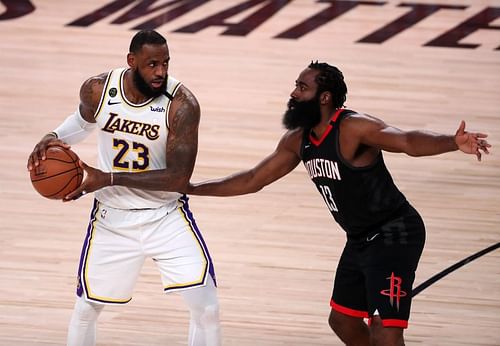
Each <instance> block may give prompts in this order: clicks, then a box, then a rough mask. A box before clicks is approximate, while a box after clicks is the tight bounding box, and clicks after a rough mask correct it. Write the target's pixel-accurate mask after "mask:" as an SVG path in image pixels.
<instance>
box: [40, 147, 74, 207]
mask: <svg viewBox="0 0 500 346" xmlns="http://www.w3.org/2000/svg"><path fill="white" fill-rule="evenodd" d="M46 156H47V158H46V159H45V160H41V161H39V162H40V164H39V165H38V166H37V167H35V168H33V169H32V170H31V171H30V178H31V183H32V184H33V187H34V188H35V190H36V191H38V193H39V194H41V195H42V196H43V197H47V198H50V199H63V198H64V196H66V195H67V194H68V193H70V192H72V191H74V190H75V189H76V188H77V187H78V186H80V184H81V183H82V180H83V169H82V168H81V167H80V166H79V165H78V156H77V155H76V154H75V153H74V152H73V151H72V150H70V149H65V148H63V147H59V146H54V147H49V148H48V149H47V152H46Z"/></svg>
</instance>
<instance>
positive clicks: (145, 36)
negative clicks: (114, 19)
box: [129, 30, 167, 53]
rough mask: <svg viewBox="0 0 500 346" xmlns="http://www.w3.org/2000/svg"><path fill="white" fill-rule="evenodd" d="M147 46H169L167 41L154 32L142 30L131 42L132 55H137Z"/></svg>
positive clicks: (130, 50)
mask: <svg viewBox="0 0 500 346" xmlns="http://www.w3.org/2000/svg"><path fill="white" fill-rule="evenodd" d="M145 44H160V45H161V44H167V40H166V39H165V37H163V36H162V35H161V34H159V33H158V32H157V31H154V30H141V31H139V32H137V33H136V34H135V35H134V37H132V41H130V48H129V52H130V53H137V52H138V51H139V50H140V49H141V48H142V46H144V45H145Z"/></svg>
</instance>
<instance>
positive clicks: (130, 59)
mask: <svg viewBox="0 0 500 346" xmlns="http://www.w3.org/2000/svg"><path fill="white" fill-rule="evenodd" d="M127 64H128V66H130V67H135V54H134V53H128V54H127Z"/></svg>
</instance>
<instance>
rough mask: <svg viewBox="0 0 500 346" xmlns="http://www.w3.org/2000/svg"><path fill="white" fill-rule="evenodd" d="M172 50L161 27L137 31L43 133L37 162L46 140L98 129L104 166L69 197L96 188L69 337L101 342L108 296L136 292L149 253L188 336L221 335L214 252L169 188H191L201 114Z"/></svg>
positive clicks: (120, 298) (73, 341)
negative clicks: (186, 319) (174, 65)
mask: <svg viewBox="0 0 500 346" xmlns="http://www.w3.org/2000/svg"><path fill="white" fill-rule="evenodd" d="M169 60H170V54H169V49H168V46H167V42H166V40H165V38H164V37H163V36H161V35H160V34H159V33H157V32H156V31H140V32H138V33H137V34H136V35H135V36H134V37H133V39H132V41H131V43H130V51H129V53H128V55H127V63H128V65H129V67H128V68H121V69H115V70H112V71H110V72H109V73H104V74H101V75H98V76H95V77H92V78H89V79H88V80H87V81H85V82H84V83H83V85H82V87H81V89H80V105H79V107H78V109H77V110H76V112H75V113H74V114H72V115H70V116H69V117H68V118H67V119H66V120H65V121H64V122H63V123H62V124H61V125H60V126H59V127H58V128H57V129H55V130H54V131H53V132H51V133H49V134H47V135H46V136H44V137H43V138H42V140H41V141H40V142H39V143H38V144H37V145H36V146H35V148H34V150H33V152H32V153H31V155H30V157H29V160H28V169H33V168H34V167H35V166H37V165H38V164H39V162H40V160H44V159H45V152H46V150H47V148H48V147H50V146H54V145H62V146H65V147H68V148H69V145H71V144H74V143H77V142H79V141H81V140H82V139H84V138H85V137H86V136H87V135H88V134H89V133H90V132H91V131H92V130H93V129H95V128H97V129H98V168H99V170H100V171H101V172H104V173H103V174H100V175H99V179H97V180H96V179H94V176H92V178H90V179H89V178H86V179H85V180H84V182H83V183H82V185H81V188H80V189H78V190H77V191H75V192H74V193H72V194H70V195H68V196H67V197H66V200H67V201H68V200H71V199H75V198H78V197H80V196H82V195H84V194H86V193H90V192H94V191H95V199H94V205H93V208H92V212H91V215H90V222H89V225H88V229H87V236H86V238H85V241H84V245H83V249H82V254H81V258H80V265H79V269H78V287H77V299H76V304H75V309H74V312H73V315H72V318H71V322H70V326H69V331H68V345H71V346H74V345H94V344H95V343H96V321H97V318H98V315H99V313H100V312H101V311H102V309H103V307H104V306H105V305H106V304H123V303H127V302H129V301H130V300H131V298H132V291H133V288H134V285H135V282H136V280H137V277H138V275H139V272H140V269H141V267H142V264H143V262H144V260H145V258H152V259H153V260H154V261H155V263H156V264H157V266H158V269H159V271H160V273H161V278H162V284H163V289H164V291H165V292H174V291H180V292H181V294H182V295H183V297H184V298H185V301H186V303H187V305H188V307H189V310H190V313H191V319H190V329H189V340H188V341H189V345H199V346H201V345H220V344H221V340H220V339H221V337H220V322H219V304H218V299H217V294H216V282H215V274H214V269H213V264H212V260H211V258H210V255H209V253H208V249H207V247H206V245H205V242H204V241H203V238H202V236H201V233H200V231H199V230H198V227H197V225H196V223H195V220H194V218H193V215H192V214H191V212H190V210H189V206H188V198H187V197H186V196H185V195H182V194H180V193H177V192H168V191H185V190H186V186H187V184H188V182H189V179H190V177H191V174H192V172H193V167H194V163H195V159H196V154H197V147H198V125H199V121H200V107H199V104H198V102H197V100H196V98H195V96H194V95H193V94H192V93H191V92H190V91H189V90H188V89H187V88H186V87H185V86H183V85H182V84H181V83H180V82H179V81H177V80H176V79H174V78H173V77H172V76H169V75H168V64H169ZM81 164H82V165H83V166H84V168H85V169H86V170H87V171H88V170H92V168H91V167H88V166H87V165H85V164H84V163H81ZM118 172H120V173H119V174H118ZM89 177H90V176H89Z"/></svg>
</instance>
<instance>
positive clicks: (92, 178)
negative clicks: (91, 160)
mask: <svg viewBox="0 0 500 346" xmlns="http://www.w3.org/2000/svg"><path fill="white" fill-rule="evenodd" d="M78 164H79V165H80V167H82V169H83V170H84V171H85V178H84V179H83V182H82V183H81V184H80V186H78V188H76V190H74V191H73V192H71V193H69V194H68V195H67V196H66V197H64V199H63V202H69V201H72V200H75V199H78V198H80V197H82V196H85V195H86V194H88V193H91V192H94V191H96V190H99V189H101V188H103V187H105V186H108V185H109V184H108V183H109V177H108V176H109V173H105V172H103V171H101V170H99V169H97V168H94V167H90V166H89V165H87V164H86V163H85V162H83V161H82V160H80V161H79V162H78Z"/></svg>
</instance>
